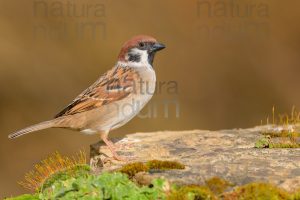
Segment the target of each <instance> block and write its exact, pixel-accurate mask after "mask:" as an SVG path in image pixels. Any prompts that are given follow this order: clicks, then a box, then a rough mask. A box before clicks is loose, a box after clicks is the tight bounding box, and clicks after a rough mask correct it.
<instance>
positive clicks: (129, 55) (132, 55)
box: [128, 53, 141, 62]
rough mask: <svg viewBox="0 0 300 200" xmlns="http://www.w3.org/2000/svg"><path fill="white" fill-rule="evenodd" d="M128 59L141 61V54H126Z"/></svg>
mask: <svg viewBox="0 0 300 200" xmlns="http://www.w3.org/2000/svg"><path fill="white" fill-rule="evenodd" d="M128 60H129V61H131V62H140V61H141V55H139V54H131V53H129V54H128Z"/></svg>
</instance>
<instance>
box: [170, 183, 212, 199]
mask: <svg viewBox="0 0 300 200" xmlns="http://www.w3.org/2000/svg"><path fill="white" fill-rule="evenodd" d="M167 199H168V200H216V199H217V198H216V197H215V195H214V194H213V193H212V192H211V191H210V189H209V188H208V187H206V186H197V185H189V186H183V187H180V188H179V189H177V190H173V191H172V192H171V194H170V195H169V196H168V198H167Z"/></svg>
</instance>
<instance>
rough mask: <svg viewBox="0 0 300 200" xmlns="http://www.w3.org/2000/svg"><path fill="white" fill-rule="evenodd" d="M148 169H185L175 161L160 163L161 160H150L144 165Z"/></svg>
mask: <svg viewBox="0 0 300 200" xmlns="http://www.w3.org/2000/svg"><path fill="white" fill-rule="evenodd" d="M146 165H147V166H148V167H149V168H150V169H160V170H168V169H185V166H184V165H183V164H181V163H179V162H176V161H161V160H150V161H148V162H147V163H146Z"/></svg>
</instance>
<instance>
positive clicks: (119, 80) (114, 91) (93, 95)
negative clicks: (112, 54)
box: [55, 66, 139, 118]
mask: <svg viewBox="0 0 300 200" xmlns="http://www.w3.org/2000/svg"><path fill="white" fill-rule="evenodd" d="M138 78H139V75H138V73H137V72H136V71H135V70H134V69H132V68H130V67H118V66H116V67H114V68H113V69H111V70H110V71H108V72H107V73H105V74H103V75H102V76H101V77H100V78H99V79H98V80H97V81H96V82H95V83H94V84H93V85H91V86H90V87H89V88H87V89H86V90H85V91H83V92H82V93H81V94H80V95H78V96H77V97H76V98H75V99H74V101H73V102H72V103H71V104H69V105H68V106H67V107H66V108H65V109H63V110H62V111H61V112H60V113H58V114H57V115H56V116H55V118H58V117H62V116H66V115H74V114H77V113H81V112H85V111H89V110H92V109H95V108H99V107H101V106H103V105H106V104H109V103H112V102H115V101H118V100H121V99H123V98H125V97H127V96H128V95H129V94H131V93H132V91H133V89H134V82H133V81H134V80H138Z"/></svg>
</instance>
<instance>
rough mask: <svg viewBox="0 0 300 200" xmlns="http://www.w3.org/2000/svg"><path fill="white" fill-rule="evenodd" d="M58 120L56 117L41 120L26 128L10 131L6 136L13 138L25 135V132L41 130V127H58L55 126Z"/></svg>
mask: <svg viewBox="0 0 300 200" xmlns="http://www.w3.org/2000/svg"><path fill="white" fill-rule="evenodd" d="M58 122H59V121H58V119H53V120H49V121H45V122H41V123H39V124H35V125H32V126H29V127H27V128H24V129H22V130H19V131H16V132H14V133H11V134H9V135H8V138H9V139H14V138H17V137H20V136H22V135H25V134H27V133H31V132H35V131H39V130H43V129H47V128H54V127H58V126H57V125H58Z"/></svg>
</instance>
